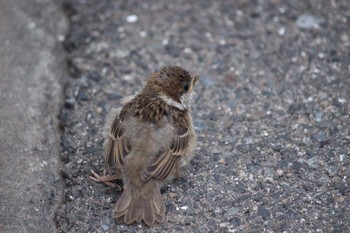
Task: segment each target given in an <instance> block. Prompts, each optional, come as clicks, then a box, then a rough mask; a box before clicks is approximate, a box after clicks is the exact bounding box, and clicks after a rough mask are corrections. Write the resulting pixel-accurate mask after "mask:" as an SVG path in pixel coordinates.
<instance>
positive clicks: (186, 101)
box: [180, 93, 192, 109]
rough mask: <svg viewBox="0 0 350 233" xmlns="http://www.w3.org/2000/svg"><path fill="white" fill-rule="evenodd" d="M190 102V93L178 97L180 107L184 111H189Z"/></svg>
mask: <svg viewBox="0 0 350 233" xmlns="http://www.w3.org/2000/svg"><path fill="white" fill-rule="evenodd" d="M191 100H192V93H185V94H183V95H182V96H181V97H180V101H181V103H182V106H184V108H185V109H189V107H190V103H191Z"/></svg>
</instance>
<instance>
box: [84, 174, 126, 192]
mask: <svg viewBox="0 0 350 233" xmlns="http://www.w3.org/2000/svg"><path fill="white" fill-rule="evenodd" d="M105 173H106V172H105V171H104V172H103V176H100V175H99V174H97V173H96V172H95V171H94V170H92V169H91V174H92V175H91V176H89V178H90V179H91V180H92V181H95V182H98V183H104V184H106V185H108V186H111V187H112V188H118V189H119V190H121V187H120V186H119V185H117V184H115V183H112V182H110V181H112V180H118V179H120V175H119V174H115V175H106V174H105Z"/></svg>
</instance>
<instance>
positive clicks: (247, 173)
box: [56, 0, 350, 232]
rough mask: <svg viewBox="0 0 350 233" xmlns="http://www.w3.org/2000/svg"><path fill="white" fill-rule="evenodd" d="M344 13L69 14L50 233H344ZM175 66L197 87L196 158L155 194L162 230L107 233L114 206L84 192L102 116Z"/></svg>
mask: <svg viewBox="0 0 350 233" xmlns="http://www.w3.org/2000/svg"><path fill="white" fill-rule="evenodd" d="M349 5H350V4H349V2H348V1H346V0H340V1H328V0H324V1H304V0H293V1H279V0H269V1H252V0H251V1H243V0H242V1H213V2H211V1H198V3H189V2H188V1H171V2H170V1H169V2H159V1H145V2H143V3H140V1H93V0H79V1H78V0H75V1H69V3H68V1H67V2H66V3H65V4H64V5H63V7H64V9H65V11H66V12H67V14H68V16H69V18H70V21H71V29H70V33H69V35H68V36H67V37H66V40H65V42H64V45H65V48H66V50H67V52H68V61H69V65H70V72H71V75H72V76H73V79H71V80H70V83H69V84H68V85H67V86H66V89H65V95H66V101H65V108H64V109H62V111H61V115H60V121H61V126H62V129H63V130H64V134H63V136H62V140H61V141H62V153H61V158H62V160H63V161H64V162H65V165H64V167H63V168H62V172H61V173H62V176H63V177H64V179H65V190H64V202H63V204H62V206H61V208H60V209H59V211H58V212H57V216H56V221H57V226H58V229H59V231H61V232H117V231H121V232H123V231H125V232H126V231H128V232H129V231H130V232H139V231H147V232H160V231H167V232H228V231H238V232H260V231H277V232H281V231H287V232H307V231H311V232H346V231H349V230H350V187H349V179H350V166H349V162H350V159H349V154H350V151H349V150H350V148H349V145H350V128H349V125H350V119H349V112H350V91H349V90H350V78H349V72H350V54H349V51H350V31H349V28H350V6H349ZM135 16H137V17H135ZM173 64H178V65H182V66H183V67H185V68H187V69H188V70H189V71H190V72H192V73H199V74H200V76H201V80H200V83H199V85H198V86H197V88H196V93H197V94H196V98H195V101H194V103H193V108H192V114H193V118H194V124H195V129H196V131H197V133H198V139H199V143H198V147H197V150H196V156H195V158H194V160H193V161H192V162H191V165H190V167H189V168H188V170H187V172H186V173H185V176H184V178H181V179H177V180H175V181H174V182H172V183H171V184H170V185H168V186H167V187H164V189H163V191H162V193H163V197H164V199H165V201H166V205H167V217H166V222H165V223H164V224H161V225H157V226H154V227H152V228H149V227H146V226H145V225H143V224H135V225H131V226H125V225H118V224H116V223H115V221H114V219H112V209H113V205H114V204H115V202H116V200H117V199H118V197H119V196H120V194H121V192H119V191H116V190H114V189H113V188H111V187H106V186H104V185H102V184H96V183H93V182H91V181H90V180H89V179H88V175H89V171H90V168H94V169H96V170H98V171H100V172H102V170H103V157H102V144H103V138H102V126H103V123H104V121H105V117H106V114H107V113H108V111H109V109H111V108H112V107H118V106H119V102H120V99H121V98H122V97H123V96H125V95H130V94H134V92H135V91H137V90H138V89H140V88H141V87H142V84H143V82H144V81H145V80H146V78H147V76H148V75H149V74H150V72H153V71H154V70H156V69H158V68H160V67H161V66H163V65H173Z"/></svg>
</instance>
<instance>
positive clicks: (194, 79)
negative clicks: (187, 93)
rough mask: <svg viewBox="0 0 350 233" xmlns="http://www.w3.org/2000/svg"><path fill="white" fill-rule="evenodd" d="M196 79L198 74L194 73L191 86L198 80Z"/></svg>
mask: <svg viewBox="0 0 350 233" xmlns="http://www.w3.org/2000/svg"><path fill="white" fill-rule="evenodd" d="M198 79H199V75H198V74H196V75H195V76H194V77H193V81H192V86H194V84H196V82H197V81H198Z"/></svg>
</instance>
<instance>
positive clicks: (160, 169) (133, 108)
mask: <svg viewBox="0 0 350 233" xmlns="http://www.w3.org/2000/svg"><path fill="white" fill-rule="evenodd" d="M198 78H199V76H198V75H196V76H191V75H190V74H189V73H188V72H187V71H186V70H184V69H182V68H180V67H177V66H167V67H163V68H162V69H160V71H158V72H155V73H153V74H151V76H150V77H149V79H148V80H147V82H146V85H145V87H144V89H143V90H142V91H141V92H140V93H139V94H137V95H136V96H134V97H132V98H131V99H130V98H129V100H128V101H127V102H126V103H125V104H124V106H123V108H121V109H119V110H117V111H115V112H114V113H113V116H112V117H111V119H110V121H109V126H110V129H109V130H108V133H107V140H106V144H105V166H106V170H107V171H109V170H110V168H114V169H115V170H116V174H113V175H108V176H106V175H105V176H102V177H100V176H99V175H98V174H97V173H95V172H94V171H92V174H93V176H91V179H92V180H94V181H97V182H104V183H106V184H112V183H110V182H109V181H111V180H115V179H122V180H123V188H124V191H123V193H122V195H121V197H120V198H119V200H118V202H117V204H116V206H115V208H114V213H113V217H114V218H116V219H117V220H121V221H123V222H124V223H125V224H131V223H134V222H141V221H142V220H143V221H144V222H145V223H146V224H147V225H153V224H155V223H161V222H164V218H165V205H164V201H163V198H162V196H161V193H160V188H161V186H162V185H164V184H165V183H166V182H167V181H169V180H171V179H173V178H174V177H176V176H178V175H179V172H180V170H181V168H182V167H184V166H185V165H186V164H188V163H189V161H190V160H191V158H192V155H193V152H194V149H195V145H196V135H195V132H194V130H193V125H192V118H191V115H190V113H189V106H190V100H191V96H192V89H193V86H194V84H195V83H196V82H197V80H198Z"/></svg>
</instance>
